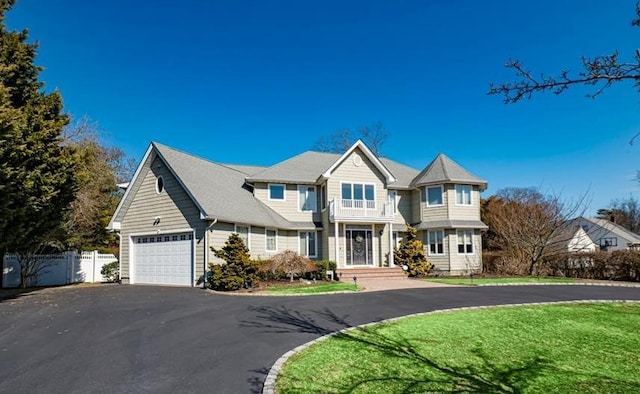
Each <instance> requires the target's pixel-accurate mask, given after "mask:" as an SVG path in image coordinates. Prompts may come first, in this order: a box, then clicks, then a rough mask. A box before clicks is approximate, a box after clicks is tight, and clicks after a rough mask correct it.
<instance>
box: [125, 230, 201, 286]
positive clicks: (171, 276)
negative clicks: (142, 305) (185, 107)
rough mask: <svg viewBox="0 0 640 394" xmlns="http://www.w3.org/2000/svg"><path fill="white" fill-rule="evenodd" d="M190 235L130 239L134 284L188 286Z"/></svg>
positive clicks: (190, 252)
mask: <svg viewBox="0 0 640 394" xmlns="http://www.w3.org/2000/svg"><path fill="white" fill-rule="evenodd" d="M192 255H193V235H192V234H187V233H184V234H163V235H156V236H150V235H149V236H141V237H133V262H132V263H133V283H145V284H162V285H179V286H191V283H192V280H191V277H192V275H191V273H192V267H193V258H192Z"/></svg>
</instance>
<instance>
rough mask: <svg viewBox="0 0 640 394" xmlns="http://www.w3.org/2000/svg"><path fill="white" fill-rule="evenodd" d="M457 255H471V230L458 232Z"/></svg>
mask: <svg viewBox="0 0 640 394" xmlns="http://www.w3.org/2000/svg"><path fill="white" fill-rule="evenodd" d="M458 254H473V230H458Z"/></svg>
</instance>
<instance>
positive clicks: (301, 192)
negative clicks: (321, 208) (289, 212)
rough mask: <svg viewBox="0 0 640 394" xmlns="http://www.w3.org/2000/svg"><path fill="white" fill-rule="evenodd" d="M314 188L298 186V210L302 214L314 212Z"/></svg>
mask: <svg viewBox="0 0 640 394" xmlns="http://www.w3.org/2000/svg"><path fill="white" fill-rule="evenodd" d="M316 206H317V205H316V187H315V186H298V209H299V210H300V211H303V212H308V211H311V212H316V211H317V209H316Z"/></svg>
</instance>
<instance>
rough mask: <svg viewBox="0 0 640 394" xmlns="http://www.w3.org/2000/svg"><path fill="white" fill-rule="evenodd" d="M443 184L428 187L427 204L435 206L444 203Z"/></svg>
mask: <svg viewBox="0 0 640 394" xmlns="http://www.w3.org/2000/svg"><path fill="white" fill-rule="evenodd" d="M442 195H443V188H442V186H433V187H428V188H427V206H428V207H435V206H439V205H442V204H444V202H443V199H442Z"/></svg>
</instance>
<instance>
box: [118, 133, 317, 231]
mask: <svg viewBox="0 0 640 394" xmlns="http://www.w3.org/2000/svg"><path fill="white" fill-rule="evenodd" d="M156 156H157V157H159V158H160V159H161V160H162V161H163V162H164V164H165V165H166V166H167V168H168V169H169V170H170V171H171V172H172V174H173V175H174V176H175V177H176V179H177V180H178V182H179V183H180V184H181V185H182V187H183V188H184V190H185V192H186V193H187V194H188V195H189V197H191V199H192V201H193V203H194V204H195V205H196V206H197V207H198V209H199V210H200V216H201V217H202V219H209V220H213V219H218V220H221V221H226V222H232V223H245V224H253V225H259V226H264V227H276V228H281V229H314V228H315V227H316V226H315V224H314V223H312V222H308V223H307V222H291V221H289V220H286V219H285V218H283V217H282V216H280V215H279V214H278V213H276V212H275V211H274V210H273V209H271V208H269V207H268V206H267V205H265V204H264V203H262V202H261V201H260V200H258V199H256V198H255V197H254V196H253V193H251V191H249V190H247V189H246V188H245V187H244V185H245V177H246V175H247V174H246V173H245V172H242V171H240V170H238V169H235V168H231V167H229V166H226V165H222V164H219V163H214V162H212V161H208V160H205V159H202V158H200V157H196V156H193V155H190V154H187V153H184V152H181V151H179V150H176V149H173V148H170V147H168V146H164V145H162V144H158V143H157V142H152V143H151V145H150V147H149V150H148V151H147V154H146V155H145V159H144V160H143V162H142V163H141V164H140V166H139V168H138V170H136V174H135V175H134V179H133V180H132V181H131V184H132V185H134V187H130V188H129V189H127V192H126V193H125V195H124V196H123V198H122V201H121V203H120V205H119V206H118V208H117V209H116V212H115V214H114V216H113V218H112V219H111V223H110V224H109V226H110V228H113V222H119V221H120V220H121V217H122V216H123V215H124V213H125V212H126V209H127V208H128V204H130V202H129V203H128V204H127V203H125V201H126V200H131V199H132V198H133V196H134V195H135V191H137V189H138V188H139V186H135V185H136V184H138V185H139V183H141V182H142V177H141V176H140V175H141V173H144V171H141V169H142V168H144V167H147V166H150V164H151V162H152V161H153V159H154V158H155V157H156ZM245 170H247V171H248V170H250V168H246V169H245Z"/></svg>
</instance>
